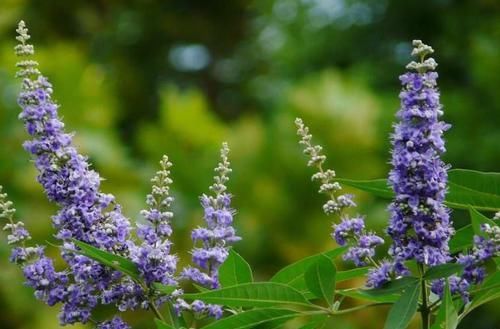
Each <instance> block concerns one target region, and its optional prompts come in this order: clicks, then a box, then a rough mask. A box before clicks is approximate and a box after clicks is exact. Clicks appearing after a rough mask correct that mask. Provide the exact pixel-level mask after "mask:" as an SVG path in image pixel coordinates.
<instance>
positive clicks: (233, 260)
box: [219, 249, 253, 287]
mask: <svg viewBox="0 0 500 329" xmlns="http://www.w3.org/2000/svg"><path fill="white" fill-rule="evenodd" d="M219 281H220V283H221V286H222V287H229V286H234V285H237V284H240V283H247V282H252V281H253V275H252V269H251V268H250V265H248V263H247V262H246V261H245V260H244V259H243V257H241V256H240V255H239V254H238V253H237V252H236V251H234V250H233V249H230V250H229V256H228V257H227V259H226V260H225V261H224V263H222V265H221V267H220V268H219Z"/></svg>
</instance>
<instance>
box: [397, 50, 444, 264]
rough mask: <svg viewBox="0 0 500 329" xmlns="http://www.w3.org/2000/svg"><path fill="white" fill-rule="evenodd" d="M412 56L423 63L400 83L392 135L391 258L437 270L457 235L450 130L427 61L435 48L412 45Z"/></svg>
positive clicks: (432, 66)
mask: <svg viewBox="0 0 500 329" xmlns="http://www.w3.org/2000/svg"><path fill="white" fill-rule="evenodd" d="M414 46H415V47H416V48H415V50H414V52H413V54H414V55H418V56H420V58H422V62H421V63H415V62H413V63H412V64H411V65H409V67H411V68H415V69H417V72H408V73H405V74H404V75H402V76H401V77H400V80H401V82H402V84H403V89H402V91H401V94H400V99H401V108H400V110H399V112H398V113H397V117H398V119H399V122H398V123H397V124H396V125H395V128H394V133H393V135H392V145H393V151H392V161H391V163H392V166H393V168H392V170H391V172H390V174H389V182H390V184H391V186H392V188H393V190H394V192H395V194H396V196H395V199H394V201H393V202H392V204H391V205H390V207H389V211H390V213H391V219H390V224H389V228H388V230H387V231H388V234H389V235H390V236H391V237H392V239H393V245H392V246H391V248H390V250H389V253H390V254H391V255H392V256H393V257H394V258H395V259H396V261H397V262H402V261H405V260H409V259H415V260H416V261H417V262H418V263H420V264H425V265H428V266H434V265H438V264H442V263H445V262H447V261H449V260H450V256H449V249H448V241H449V239H450V236H451V235H452V234H453V227H452V225H451V221H450V218H449V211H448V209H447V208H446V207H445V206H444V204H443V201H444V197H445V193H446V183H447V169H448V166H447V165H446V164H445V163H444V162H443V161H442V160H441V159H440V156H441V154H442V153H443V152H445V148H444V140H443V138H442V134H443V132H444V131H446V130H447V129H449V128H450V125H448V124H446V123H444V122H442V121H439V117H440V116H441V115H442V114H443V112H442V110H441V108H442V107H441V104H440V103H439V92H438V90H437V87H436V85H437V84H436V79H437V73H436V72H433V71H428V70H430V69H431V70H432V69H433V68H434V67H435V62H434V61H424V60H423V58H424V57H425V55H427V54H429V53H432V48H430V47H428V46H426V45H424V44H423V43H422V42H421V41H414Z"/></svg>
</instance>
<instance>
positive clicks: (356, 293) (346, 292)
mask: <svg viewBox="0 0 500 329" xmlns="http://www.w3.org/2000/svg"><path fill="white" fill-rule="evenodd" d="M366 291H367V290H366V289H341V290H337V291H336V293H337V294H339V295H343V296H346V297H350V298H354V299H361V300H366V301H370V302H377V303H395V302H396V301H397V300H398V299H399V296H398V295H396V294H388V295H369V294H367V293H366Z"/></svg>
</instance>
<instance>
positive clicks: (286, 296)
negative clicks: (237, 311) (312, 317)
mask: <svg viewBox="0 0 500 329" xmlns="http://www.w3.org/2000/svg"><path fill="white" fill-rule="evenodd" d="M183 298H185V299H188V300H194V299H199V300H202V301H204V302H207V303H211V304H220V305H226V306H231V307H240V306H242V307H245V306H261V307H265V306H273V305H279V304H289V305H299V306H311V305H312V304H311V303H310V302H309V301H308V300H307V299H306V298H305V297H304V295H302V294H301V293H300V292H299V291H297V290H296V289H294V288H292V287H290V286H287V285H285V284H282V283H275V282H254V283H243V284H240V285H237V286H232V287H226V288H222V289H218V290H211V291H205V292H200V293H194V294H185V295H183Z"/></svg>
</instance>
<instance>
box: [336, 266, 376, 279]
mask: <svg viewBox="0 0 500 329" xmlns="http://www.w3.org/2000/svg"><path fill="white" fill-rule="evenodd" d="M369 269H370V268H369V267H359V268H354V269H352V270H347V271H339V272H337V277H336V280H337V282H342V281H347V280H351V279H354V278H359V277H364V276H365V275H366V273H368V270H369Z"/></svg>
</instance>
